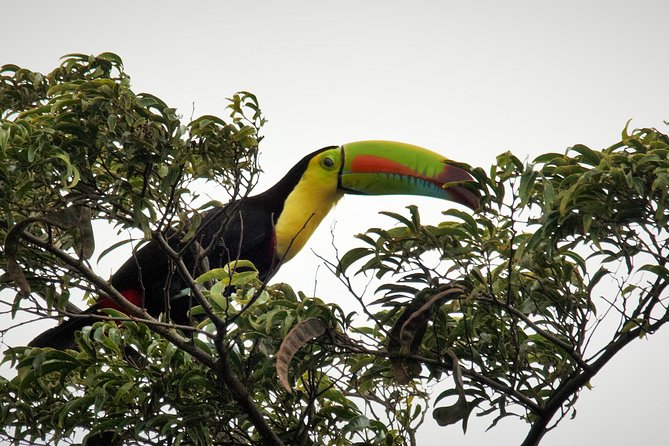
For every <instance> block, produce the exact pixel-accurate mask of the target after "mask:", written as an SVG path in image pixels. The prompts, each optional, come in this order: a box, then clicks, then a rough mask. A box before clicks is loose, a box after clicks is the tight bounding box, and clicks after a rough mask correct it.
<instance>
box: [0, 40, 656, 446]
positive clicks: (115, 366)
mask: <svg viewBox="0 0 669 446" xmlns="http://www.w3.org/2000/svg"><path fill="white" fill-rule="evenodd" d="M228 110H229V111H230V116H229V118H225V119H223V118H220V117H215V116H202V117H199V118H197V119H195V120H193V121H191V122H188V123H185V124H184V123H182V122H181V121H180V119H179V117H178V116H177V115H176V112H175V110H173V109H171V108H170V107H168V106H167V105H166V104H165V103H164V102H163V101H161V100H160V99H158V98H156V97H154V96H152V95H150V94H146V93H142V94H138V93H135V92H133V91H132V89H131V87H130V78H129V76H128V75H127V74H126V73H125V72H124V71H123V65H122V62H121V59H120V58H119V57H118V56H116V55H114V54H111V53H104V54H100V55H98V56H95V57H92V56H84V55H78V54H74V55H68V56H66V57H65V58H64V59H63V62H62V64H61V65H60V66H59V67H58V68H56V69H55V70H54V71H53V72H51V73H49V74H48V75H42V74H39V73H35V72H32V71H30V70H27V69H25V68H20V67H17V66H13V65H5V66H4V67H2V68H1V69H0V117H1V118H2V121H1V126H0V189H1V190H0V209H2V213H3V215H2V216H3V218H2V222H1V223H0V238H1V239H2V240H4V246H3V248H2V251H1V252H0V265H2V268H3V269H4V270H5V271H6V273H5V274H4V275H3V276H2V279H3V280H2V281H1V282H0V287H2V289H5V291H4V292H3V294H2V296H3V299H5V297H4V296H10V291H9V290H14V291H15V293H13V294H11V296H14V295H15V298H14V300H13V302H12V303H13V306H12V311H13V312H14V313H18V312H32V313H34V314H37V315H39V316H42V317H46V316H49V317H60V316H62V315H72V314H76V313H77V311H78V309H77V308H76V307H75V306H74V305H73V304H72V303H71V302H70V296H72V295H76V296H84V297H85V298H87V299H93V298H95V296H97V295H99V294H100V293H104V294H106V295H109V296H111V297H112V298H116V299H118V301H119V302H120V304H121V307H122V308H123V310H124V311H123V312H119V311H114V310H109V311H108V312H107V313H106V316H105V317H101V318H100V319H101V320H100V322H99V323H96V324H95V325H94V326H93V327H90V328H88V329H86V330H84V332H83V333H82V335H81V336H80V337H79V338H78V346H79V349H78V350H68V351H57V350H52V349H35V348H28V347H21V346H17V347H13V348H10V349H7V350H6V352H5V357H4V358H5V359H4V360H5V361H6V362H8V363H11V365H12V366H13V367H14V368H15V369H16V370H17V374H16V376H15V377H12V378H3V377H0V426H1V427H0V438H4V439H6V440H8V441H13V442H15V443H16V444H21V443H22V442H25V441H29V442H31V443H39V442H42V443H45V444H54V443H58V442H62V443H63V444H65V443H68V442H69V440H68V439H71V438H74V437H75V436H76V435H79V438H82V437H84V436H85V437H86V438H87V439H91V438H100V436H102V435H110V438H111V441H114V442H117V443H127V444H165V445H167V444H170V445H178V444H198V445H208V444H249V445H253V444H258V443H266V444H294V445H308V444H338V445H347V444H380V445H395V444H397V445H400V444H414V443H415V432H416V429H418V427H419V426H420V424H421V423H422V422H423V421H424V419H425V417H426V416H430V417H434V418H435V419H436V420H437V422H439V423H440V424H442V425H449V424H453V423H461V424H462V427H463V428H465V429H466V426H467V419H468V417H469V415H470V413H472V412H473V413H475V414H476V415H480V416H487V417H488V418H489V419H490V423H491V425H494V424H496V423H497V422H498V421H499V420H500V419H502V418H504V417H508V416H515V417H521V418H523V419H524V420H526V421H527V422H528V424H529V430H528V435H527V439H526V441H525V444H527V445H531V444H536V443H538V441H539V440H540V439H541V438H542V436H543V435H544V433H545V432H546V431H547V429H548V428H550V427H551V426H552V425H554V424H555V423H557V422H558V421H559V420H561V419H562V418H564V417H565V416H567V415H569V414H570V413H572V412H573V408H574V405H575V403H576V401H577V398H578V395H579V391H580V390H581V389H582V388H583V387H584V386H587V385H588V383H589V381H590V379H591V378H592V377H593V376H594V375H595V374H597V373H598V372H599V371H600V370H601V369H602V368H603V367H604V366H605V365H606V364H607V362H608V361H609V360H610V359H611V358H612V357H613V356H614V355H616V354H617V353H618V352H619V351H620V350H621V349H623V348H624V347H625V346H626V345H628V344H629V343H630V342H631V341H633V340H635V339H638V338H639V337H644V336H648V335H650V334H652V333H654V332H655V331H656V330H658V329H659V328H660V327H661V326H662V325H663V324H664V323H666V322H667V320H669V308H668V307H667V297H668V296H667V291H666V289H667V285H668V283H669V270H668V269H667V259H668V258H669V232H668V231H667V220H668V218H669V210H668V205H669V197H668V196H669V138H668V137H667V135H665V134H663V133H661V132H660V131H658V130H655V129H638V130H634V131H629V130H628V129H627V128H625V129H624V131H623V133H622V137H621V138H620V141H619V142H616V143H615V144H613V145H611V146H610V147H607V148H604V149H601V150H596V149H591V148H588V147H585V146H583V145H578V144H577V145H574V146H573V147H570V148H569V149H568V150H567V151H566V152H565V153H546V154H544V155H541V156H539V157H538V158H536V159H535V160H533V161H532V162H531V163H524V162H522V161H521V160H519V159H518V158H517V157H516V156H514V155H513V154H511V153H503V154H501V155H499V157H498V158H497V162H496V163H495V164H494V165H493V166H490V167H489V168H487V169H482V168H472V169H471V172H472V174H473V175H474V176H475V177H476V179H477V182H478V186H477V189H478V194H479V195H480V196H481V199H482V207H481V209H480V210H479V211H477V212H476V213H475V214H474V215H472V214H470V213H468V212H464V211H460V210H449V211H446V212H444V218H443V221H442V222H439V223H437V224H435V225H425V224H422V223H421V217H420V209H418V208H416V207H410V208H409V209H408V210H407V211H406V212H403V213H391V212H387V213H385V214H386V215H388V216H389V217H391V218H392V219H394V220H395V221H396V224H395V225H394V226H393V227H392V228H390V229H383V228H373V229H369V230H368V231H367V232H366V233H365V234H362V235H359V236H358V237H359V239H360V246H359V247H358V248H355V249H353V250H351V251H349V252H347V253H343V254H342V255H341V256H340V258H338V259H336V260H331V261H326V262H327V264H328V266H329V267H330V268H331V270H332V272H333V273H334V274H336V275H338V277H339V278H340V279H341V280H342V282H343V283H344V284H346V285H347V286H348V288H349V290H350V299H352V300H355V301H356V302H357V303H358V304H359V309H360V311H359V313H358V314H355V313H350V314H347V313H345V312H344V311H342V310H341V309H340V307H339V306H337V305H336V304H334V303H333V302H336V301H337V300H340V299H341V298H342V297H341V296H338V297H337V298H336V299H334V298H333V297H332V296H328V295H323V296H320V298H319V297H314V296H307V295H305V294H304V293H301V292H295V291H294V290H293V289H292V288H291V287H290V286H289V285H287V284H275V285H267V284H264V283H260V282H259V281H258V280H257V277H256V275H255V274H254V272H253V271H246V272H244V273H236V272H234V271H232V270H230V269H217V270H212V271H210V272H209V273H206V274H205V275H203V276H201V277H199V278H197V277H194V278H191V279H192V280H191V288H192V293H193V296H194V298H195V299H196V300H197V302H198V306H197V307H195V308H194V310H193V314H194V315H196V316H197V317H198V320H199V323H197V324H195V325H194V326H192V327H188V326H181V327H174V326H173V325H172V324H170V321H169V320H157V319H155V318H152V317H151V316H149V315H148V314H146V313H145V312H144V311H143V310H142V309H140V308H136V307H133V306H131V305H128V304H127V303H123V301H122V299H121V296H120V295H119V294H118V292H117V291H116V290H114V289H113V288H112V287H111V286H110V285H109V284H108V283H107V281H106V280H105V279H104V278H103V277H100V276H99V275H97V274H96V273H95V271H94V269H93V268H92V267H91V264H90V263H89V262H88V259H89V258H91V256H92V255H93V254H94V246H95V245H94V243H95V234H94V232H93V230H92V225H91V222H92V221H95V220H103V221H107V222H109V224H111V225H113V226H114V227H116V228H117V229H118V230H119V234H120V235H119V240H120V241H119V244H116V245H114V246H112V247H111V248H110V249H108V250H105V251H104V252H102V253H100V254H99V255H100V256H105V255H108V254H109V253H110V252H112V251H113V250H114V249H116V248H118V246H120V244H123V243H128V242H129V241H130V240H128V236H127V234H128V231H127V230H128V229H132V230H135V232H134V233H136V234H140V235H142V236H143V238H144V239H146V240H148V239H157V240H160V239H161V238H163V237H164V231H165V230H166V229H167V228H175V227H176V228H179V229H182V230H183V231H185V233H186V237H188V234H193V233H194V231H196V230H197V227H198V223H199V215H201V213H202V212H203V210H205V209H206V208H207V207H209V206H210V205H211V203H206V204H204V205H202V206H199V205H198V206H197V207H196V206H195V205H194V204H193V203H194V202H195V201H194V200H196V199H197V197H196V196H194V195H193V194H192V189H191V185H192V184H193V182H195V181H198V180H206V181H214V182H216V183H217V184H218V185H219V187H220V188H221V190H222V191H225V192H227V194H228V195H229V197H230V200H241V199H243V198H244V197H245V196H246V195H247V194H248V192H249V191H250V190H251V189H252V187H253V185H254V184H255V179H256V176H257V174H258V172H259V167H258V164H257V155H258V146H259V143H260V142H261V139H262V138H261V136H260V131H261V129H262V126H263V124H264V123H265V120H264V118H263V116H262V114H261V112H260V108H259V106H258V101H257V99H256V97H255V96H254V95H252V94H251V93H248V92H240V93H237V94H235V95H234V96H232V98H231V99H230V102H229V105H228ZM122 236H123V237H122ZM121 239H123V240H121ZM135 242H136V240H135ZM173 260H174V262H175V263H178V262H179V261H180V259H179V255H178V253H174V258H173ZM358 274H363V275H366V276H369V277H374V278H375V280H376V282H375V283H376V284H377V287H376V290H375V292H374V293H370V294H371V295H368V294H363V293H359V292H357V291H356V287H355V284H354V276H356V275H358ZM230 285H234V286H235V287H236V291H235V292H234V293H227V292H225V291H226V289H229V286H230ZM11 296H10V297H9V299H10V300H11ZM604 321H608V322H607V324H604V323H603V322H604ZM609 327H613V329H609ZM6 330H7V329H5V330H3V333H4V332H6ZM593 339H597V340H598V341H597V342H594V341H593ZM602 339H603V340H604V341H602ZM27 341H28V339H27V340H26V342H27ZM282 344H283V345H282ZM439 381H446V382H447V383H450V384H449V386H448V387H449V390H446V391H444V392H443V393H441V394H440V395H438V396H437V398H436V401H437V403H436V407H435V408H434V410H432V411H429V410H428V407H429V406H428V403H427V402H428V399H429V397H430V395H429V394H428V392H427V391H426V388H427V386H429V385H431V384H433V383H436V382H439Z"/></svg>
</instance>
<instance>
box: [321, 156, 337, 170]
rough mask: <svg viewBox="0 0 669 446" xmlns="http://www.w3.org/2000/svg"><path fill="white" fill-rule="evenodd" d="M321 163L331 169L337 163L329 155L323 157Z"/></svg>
mask: <svg viewBox="0 0 669 446" xmlns="http://www.w3.org/2000/svg"><path fill="white" fill-rule="evenodd" d="M321 163H322V164H323V167H325V168H326V169H330V168H332V167H334V165H335V161H334V160H333V159H332V158H330V157H329V156H326V157H325V158H323V161H321Z"/></svg>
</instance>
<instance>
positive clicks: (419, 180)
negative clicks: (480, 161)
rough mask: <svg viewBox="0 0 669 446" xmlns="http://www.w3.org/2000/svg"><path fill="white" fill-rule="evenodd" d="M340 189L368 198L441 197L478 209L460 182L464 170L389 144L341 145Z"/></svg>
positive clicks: (429, 154) (428, 153) (426, 152)
mask: <svg viewBox="0 0 669 446" xmlns="http://www.w3.org/2000/svg"><path fill="white" fill-rule="evenodd" d="M342 157H343V160H342V161H343V162H342V164H341V170H340V172H339V188H340V189H341V190H343V191H344V192H347V193H353V194H367V195H389V194H408V195H425V196H428V197H436V198H443V199H446V200H451V201H454V202H456V203H460V204H463V205H465V206H468V207H470V208H471V209H474V210H476V209H478V207H479V200H478V198H477V196H476V195H475V194H474V193H473V192H471V191H470V190H468V189H466V188H464V187H462V185H461V184H462V183H463V182H467V181H474V178H472V176H471V175H470V174H469V173H467V171H465V170H464V169H462V168H460V167H456V166H454V165H452V164H451V162H450V161H449V160H448V159H446V158H444V157H443V156H441V155H439V154H438V153H435V152H432V151H431V150H428V149H424V148H422V147H418V146H414V145H411V144H404V143H400V142H392V141H360V142H353V143H348V144H344V145H343V146H342Z"/></svg>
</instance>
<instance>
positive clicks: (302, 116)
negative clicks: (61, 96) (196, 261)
mask: <svg viewBox="0 0 669 446" xmlns="http://www.w3.org/2000/svg"><path fill="white" fill-rule="evenodd" d="M247 3H251V2H243V1H235V2H231V1H219V2H213V1H210V2H196V1H190V2H185V1H163V2H156V1H141V2H140V1H120V0H117V1H113V2H93V1H77V2H74V1H64V0H60V1H58V2H48V1H30V2H26V1H24V2H20V1H14V2H9V1H4V2H2V6H1V8H0V14H1V16H2V20H0V22H1V23H2V25H1V28H0V29H1V31H0V32H1V34H2V41H3V43H2V44H0V65H1V64H5V63H13V64H17V65H20V66H24V67H26V68H30V69H33V70H36V71H42V72H48V71H50V70H51V69H53V68H54V67H56V66H57V64H58V63H59V60H58V59H59V57H60V56H62V55H64V54H67V53H73V52H77V53H90V54H95V53H100V52H104V51H111V52H115V53H117V54H118V55H120V56H121V57H122V58H123V60H124V63H125V68H126V71H127V72H128V73H129V74H130V75H131V76H132V86H133V89H134V90H135V91H136V92H150V93H152V94H154V95H156V96H158V97H160V98H162V99H163V100H165V101H166V102H167V103H168V104H170V105H171V106H174V107H176V108H177V109H178V110H179V111H180V112H181V113H182V114H183V115H184V117H185V118H188V117H190V115H191V112H192V109H193V107H194V108H195V115H196V116H197V115H201V114H217V115H222V114H224V113H225V112H224V110H223V109H224V107H225V105H226V101H225V98H226V97H229V96H231V95H232V94H233V93H234V92H236V91H238V90H249V91H252V92H253V93H255V94H256V95H257V96H258V98H259V100H260V104H261V106H262V109H263V111H264V113H265V115H266V117H267V118H268V119H269V123H268V124H267V127H266V128H265V131H264V134H265V137H266V138H265V140H264V141H263V143H262V150H263V154H262V158H261V165H262V167H263V168H264V170H265V173H264V175H263V177H262V179H261V181H260V184H259V186H258V190H263V189H265V188H266V187H268V186H270V185H272V184H273V183H274V182H275V181H276V180H278V179H279V178H280V177H281V176H282V175H283V174H284V173H285V172H286V171H287V170H288V169H289V168H290V167H291V166H292V164H293V163H294V162H296V161H297V160H298V159H299V158H301V157H302V156H303V155H304V154H306V153H308V152H310V151H312V150H315V149H317V148H320V147H323V146H327V145H333V144H342V143H345V142H348V141H356V140H362V139H391V140H399V141H405V142H410V143H413V144H417V145H421V146H425V147H428V148H431V149H432V150H435V151H438V152H441V153H443V154H444V155H446V156H448V157H450V158H453V159H456V160H459V161H464V162H467V163H470V164H473V165H476V166H482V167H485V168H487V167H489V166H490V164H491V163H492V162H493V161H494V158H495V156H496V155H497V154H498V153H500V152H502V151H505V150H511V151H513V152H514V153H515V154H516V155H517V156H519V157H520V158H521V159H528V160H531V159H532V158H533V157H534V156H536V155H537V154H540V153H543V152H547V151H558V152H560V151H564V150H565V149H566V148H567V147H568V146H570V145H573V144H576V143H583V144H586V145H588V146H590V147H591V148H604V147H606V146H608V145H610V144H612V143H614V142H616V141H617V140H619V135H620V132H621V130H622V128H623V126H624V125H625V122H626V121H627V120H628V119H633V121H632V124H631V125H632V126H633V127H650V126H652V127H658V128H663V129H665V130H666V126H664V124H663V120H669V110H668V109H667V104H669V86H668V85H667V83H668V79H669V62H668V59H667V51H668V48H667V43H669V39H668V38H667V19H668V18H669V2H667V1H666V0H664V1H662V0H656V1H634V2H632V1H628V2H623V1H589V2H588V1H560V2H555V1H554V2H550V4H549V2H543V1H504V2H501V1H488V2H483V1H480V2H479V1H473V2H465V1H431V2H421V1H412V2H408V1H407V2H399V1H382V2H381V1H379V2H377V1H361V0H358V1H353V2H352V1H337V2H328V3H327V4H326V3H325V2H317V1H311V2H308V1H303V2H296V1H285V0H284V1H276V2H269V1H267V2H253V3H254V5H253V6H250V5H247ZM212 193H215V191H213V192H212ZM214 198H220V197H214ZM411 203H416V204H418V205H419V206H421V208H422V209H425V211H424V214H425V215H426V217H425V218H426V220H427V221H428V222H429V221H430V212H433V214H432V215H433V218H434V219H435V220H433V222H436V221H438V220H436V219H437V218H438V217H439V211H441V210H443V207H444V206H446V205H445V204H444V203H443V202H440V201H439V202H438V201H436V200H430V199H428V198H425V199H416V198H408V197H401V198H397V197H392V198H384V197H372V198H370V197H346V198H345V199H344V200H342V202H341V203H340V204H339V205H338V206H337V208H336V209H335V211H334V212H333V213H332V214H331V215H330V217H329V218H328V219H326V220H325V221H324V222H323V224H322V225H321V227H320V229H319V230H318V231H317V232H316V234H315V235H314V236H313V237H312V241H311V242H310V243H309V244H308V245H307V248H306V249H305V250H304V251H303V252H302V253H300V255H298V256H297V258H296V259H295V260H293V261H292V262H291V263H289V264H287V265H286V266H284V267H283V269H282V271H281V272H280V273H279V274H278V275H277V276H276V277H275V279H274V280H275V281H287V282H290V283H291V284H293V285H294V286H296V287H297V288H300V289H303V290H305V291H306V292H307V293H311V292H312V291H313V289H314V283H315V279H317V286H316V293H317V294H318V295H319V296H320V297H322V298H325V299H329V300H333V301H337V302H340V303H342V305H343V306H345V307H346V305H347V303H346V302H345V301H346V299H347V297H346V293H345V292H344V290H343V289H342V288H341V287H340V286H339V285H338V284H337V283H336V281H334V280H333V279H332V278H331V276H330V274H329V273H328V272H327V270H326V269H325V268H324V267H322V266H320V267H319V264H320V263H321V262H320V261H319V260H318V258H317V257H316V256H315V254H314V253H313V252H312V251H311V250H314V251H316V252H317V253H318V254H320V255H322V256H325V257H326V258H330V259H333V258H334V254H333V250H332V248H331V237H330V230H331V227H332V225H333V224H334V223H335V222H336V225H335V229H334V234H335V237H336V243H337V246H338V247H339V249H340V250H341V251H343V250H345V249H346V248H349V247H353V246H355V244H356V242H355V239H354V238H353V236H352V234H355V233H358V232H362V231H364V230H365V229H367V228H368V227H370V226H372V225H384V224H385V225H390V224H392V222H391V221H390V220H388V219H384V218H383V217H380V216H378V215H377V214H378V212H379V211H381V210H391V209H392V210H395V211H402V210H403V209H404V206H406V205H408V204H411ZM111 242H112V240H107V241H106V243H107V244H110V243H111ZM98 243H99V245H104V244H105V241H98ZM310 249H311V250H310ZM119 261H120V259H119ZM115 266H117V265H115V264H109V265H107V264H104V265H101V266H100V268H101V270H100V271H101V274H103V275H108V274H110V273H111V271H112V270H113V268H114V267H115ZM0 323H2V325H6V324H8V323H10V322H9V321H8V320H7V319H6V318H5V319H0ZM37 331H38V328H33V327H31V328H30V332H26V333H25V336H24V337H23V338H18V339H17V338H16V337H14V338H12V339H11V340H13V341H14V342H16V343H17V344H18V343H23V342H26V341H27V340H29V339H30V338H31V337H32V335H33V334H34V333H35V332H37ZM668 332H669V330H667V329H665V330H664V331H663V332H660V333H658V334H656V335H653V336H652V337H651V338H649V339H648V340H641V341H639V342H636V343H635V344H634V345H633V346H632V347H630V348H628V349H627V350H626V351H625V352H624V353H623V354H621V355H619V356H618V357H617V358H616V359H614V360H613V361H612V362H611V363H610V365H609V366H608V367H606V368H605V369H604V370H603V372H601V374H600V375H598V376H597V377H596V378H595V379H594V380H593V382H592V385H593V386H594V389H593V390H585V391H584V392H583V393H582V395H581V399H580V400H579V402H578V403H577V406H576V408H577V410H578V415H577V417H576V418H575V419H574V420H571V421H570V420H565V421H563V422H562V423H561V424H560V425H559V426H558V428H557V429H556V430H555V431H553V432H551V433H549V434H548V435H547V436H546V438H545V440H544V442H543V443H542V445H548V446H553V445H554V446H557V445H564V444H566V443H567V442H570V443H571V444H576V445H578V444H584V445H585V444H607V445H612V446H616V445H621V446H622V445H629V444H652V445H655V444H660V443H662V442H666V401H667V400H668V399H669V390H668V388H667V386H666V385H665V381H666V371H667V370H668V369H669V355H667V351H668V349H669V333H668ZM17 336H19V337H20V335H17ZM428 418H429V417H428ZM489 421H490V420H489V419H487V418H486V419H483V420H479V419H472V420H470V423H469V431H468V433H467V434H466V435H465V436H463V434H462V430H461V428H460V426H459V425H458V426H453V427H449V428H439V427H437V426H436V424H435V423H434V422H432V421H431V420H428V422H427V423H426V424H425V426H424V427H423V430H422V431H421V433H420V436H419V444H421V445H431V444H444V443H452V444H461V445H516V444H519V442H520V441H521V439H522V438H524V436H525V434H526V431H527V429H528V425H526V424H524V423H522V422H520V421H511V420H510V419H509V421H502V422H501V423H500V424H499V425H498V426H497V427H496V428H493V429H492V430H490V431H488V432H485V428H486V426H487V424H486V423H487V422H489Z"/></svg>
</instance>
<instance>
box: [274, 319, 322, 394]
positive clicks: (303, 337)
mask: <svg viewBox="0 0 669 446" xmlns="http://www.w3.org/2000/svg"><path fill="white" fill-rule="evenodd" d="M326 329H327V324H326V323H325V322H323V321H322V320H321V319H317V318H315V317H311V318H308V319H305V320H303V321H302V322H300V323H299V324H297V325H296V326H294V327H293V328H292V329H291V330H290V331H289V332H288V334H287V335H286V337H285V338H284V340H283V342H282V343H281V347H280V348H279V352H278V353H277V355H276V376H277V377H278V378H279V382H280V383H281V385H282V386H283V388H284V389H286V391H287V392H292V390H293V389H292V387H291V385H290V383H288V366H289V365H290V361H291V360H292V359H293V356H295V353H296V352H297V351H298V350H299V349H300V348H302V347H303V346H304V345H305V344H306V343H307V342H309V341H310V340H312V339H313V338H315V337H318V336H321V335H323V334H324V333H325V331H326Z"/></svg>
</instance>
